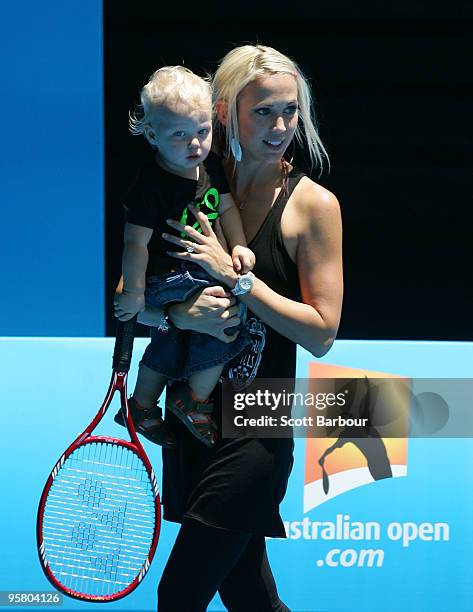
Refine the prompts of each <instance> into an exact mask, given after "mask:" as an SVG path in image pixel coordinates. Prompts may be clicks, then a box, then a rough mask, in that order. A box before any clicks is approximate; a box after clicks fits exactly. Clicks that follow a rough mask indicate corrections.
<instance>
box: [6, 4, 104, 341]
mask: <svg viewBox="0 0 473 612" xmlns="http://www.w3.org/2000/svg"><path fill="white" fill-rule="evenodd" d="M0 51H1V57H2V60H3V61H2V77H1V79H0V105H1V117H2V127H1V131H2V146H1V149H0V168H1V170H0V201H1V202H2V239H1V241H0V261H1V270H2V272H1V293H0V301H1V306H0V308H1V319H2V321H1V324H0V335H14V336H29V335H31V336H101V335H103V334H104V296H103V292H104V289H103V286H104V281H103V267H104V264H103V262H104V252H103V251H104V246H103V245H104V238H103V234H104V204H103V202H104V194H103V191H104V187H103V93H102V88H103V78H102V72H103V69H102V4H101V2H100V1H98V0H80V1H79V0H70V1H68V2H61V1H60V0H50V1H49V2H46V3H41V2H39V3H35V2H26V3H25V2H17V3H8V10H6V8H5V7H4V10H2V18H1V19H0Z"/></svg>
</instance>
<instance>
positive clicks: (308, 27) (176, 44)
mask: <svg viewBox="0 0 473 612" xmlns="http://www.w3.org/2000/svg"><path fill="white" fill-rule="evenodd" d="M199 7H200V8H199ZM472 15H473V4H472V3H471V2H466V1H460V0H458V1H457V0H456V1H455V2H450V3H449V4H443V3H442V4H436V3H432V2H428V1H425V2H419V1H411V2H402V3H397V4H393V5H390V4H387V3H381V2H379V1H376V2H375V1H374V0H373V1H367V2H364V3H354V2H352V1H348V0H346V1H342V0H337V1H334V2H330V3H328V2H327V3H317V2H316V3H309V2H307V3H302V2H284V3H282V2H271V3H241V2H239V3H235V4H233V5H232V4H230V3H225V4H224V3H205V4H204V3H199V4H197V3H195V4H194V6H193V8H190V7H189V6H188V5H184V4H178V3H168V7H163V5H162V3H160V2H151V1H150V2H145V1H143V0H139V1H136V2H133V4H130V3H129V2H125V1H124V0H113V1H112V0H105V3H104V35H105V37H104V61H105V129H106V133H105V143H106V160H105V161H106V276H107V280H106V304H107V313H108V316H107V335H113V334H114V329H115V325H114V322H113V318H112V316H111V314H110V313H111V312H112V299H113V290H114V287H115V285H116V283H117V281H118V278H119V276H120V257H121V247H122V227H123V222H124V218H123V213H122V210H121V200H122V198H123V195H124V192H125V191H126V189H127V187H128V185H129V184H130V182H131V181H132V180H133V177H134V176H135V174H136V171H137V169H138V167H139V165H140V163H141V161H142V160H143V158H144V156H146V155H149V152H150V151H149V148H148V146H147V145H146V143H145V142H144V140H143V139H141V138H136V137H132V136H130V135H129V134H128V131H127V130H128V123H127V119H128V111H129V110H130V109H132V108H133V107H134V105H135V104H136V103H138V101H139V98H138V94H139V90H140V89H141V87H142V86H143V85H144V84H145V83H146V82H147V80H148V77H149V76H150V75H151V73H152V72H153V71H154V70H156V69H157V68H158V67H161V66H163V65H166V64H169V65H172V64H185V65H186V66H187V67H189V68H190V69H191V70H194V71H195V72H197V73H198V74H204V73H206V72H208V71H213V70H215V68H216V66H217V63H218V61H219V59H221V58H222V57H223V56H224V55H225V53H226V52H227V51H229V50H230V49H232V48H233V47H234V46H237V45H239V44H244V43H246V42H250V43H255V42H260V43H262V44H266V45H269V46H273V47H275V48H277V49H278V50H279V51H282V52H283V53H286V54H287V55H289V56H290V57H292V58H293V59H294V60H295V61H296V62H297V63H298V64H299V66H300V67H301V69H302V70H303V72H304V73H305V74H306V76H308V77H309V79H310V80H311V83H312V86H313V91H314V93H315V98H316V111H317V116H318V120H319V128H320V134H321V137H322V140H323V142H324V144H325V146H326V147H327V149H328V151H329V154H330V157H331V164H332V167H331V171H330V173H327V171H325V172H324V174H323V175H322V176H321V177H320V178H317V176H316V175H313V176H312V178H314V179H315V180H318V181H319V182H320V183H321V184H322V185H324V186H325V187H327V188H328V189H330V190H331V191H333V192H334V193H335V194H336V195H337V197H338V199H339V201H340V204H341V207H342V214H343V221H344V269H345V299H344V306H343V315H342V322H341V326H340V331H339V334H338V337H339V338H353V339H355V338H356V339H359V338H360V339H406V340H407V339H411V340H472V339H473V327H472V324H471V313H472V306H473V303H472V292H471V288H470V287H471V262H472V245H471V243H472V238H471V237H470V236H471V230H472V220H473V219H472V217H473V215H472V207H471V204H472V192H473V185H472V180H471V178H472V165H471V162H472V159H473V155H472V148H471V144H472V136H473V133H472V129H471V127H472V125H471V113H472V105H471V94H472V92H473V82H472V68H471V57H472V53H471V51H472V49H471V43H470V41H471V36H472ZM298 159H299V163H300V164H301V165H304V159H303V157H302V158H301V155H300V154H299V158H298Z"/></svg>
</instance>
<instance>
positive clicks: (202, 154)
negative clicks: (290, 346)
mask: <svg viewBox="0 0 473 612" xmlns="http://www.w3.org/2000/svg"><path fill="white" fill-rule="evenodd" d="M141 105H142V116H140V117H139V118H137V116H136V115H131V116H130V129H131V132H132V133H133V134H136V135H138V134H142V135H144V137H145V138H146V139H147V141H148V142H149V143H150V145H151V146H152V148H153V150H154V156H153V158H152V159H150V161H149V162H148V163H147V164H145V165H144V166H143V167H142V168H141V170H140V172H139V175H138V177H137V179H136V181H135V183H134V184H133V186H132V187H131V189H130V191H129V192H128V195H127V196H126V198H125V203H124V204H125V209H126V213H127V218H126V225H125V232H124V250H123V261H122V272H123V285H122V289H121V291H117V293H116V296H115V301H114V304H115V315H116V316H117V317H118V318H119V319H120V320H122V321H126V320H128V319H130V318H132V317H133V316H134V315H135V314H137V313H138V312H141V311H143V310H144V309H145V306H146V307H148V308H160V309H162V312H163V314H162V317H161V321H160V324H159V326H158V327H152V328H151V343H150V344H149V346H148V347H147V349H146V351H145V353H144V355H143V359H142V361H141V363H140V366H139V372H138V380H137V383H136V388H135V390H134V393H133V397H131V398H130V401H129V408H130V412H131V415H132V418H133V421H134V423H135V425H136V428H137V430H138V431H139V432H140V433H141V434H142V435H144V436H146V437H147V438H148V439H150V440H152V441H153V442H156V443H157V444H161V445H162V446H166V447H173V446H174V445H175V438H174V435H173V432H172V431H171V430H170V429H169V428H168V426H167V424H166V423H165V422H164V420H163V418H162V414H161V411H160V409H159V407H158V406H157V399H158V398H159V396H160V395H161V393H162V391H163V389H164V387H165V385H166V382H167V381H168V380H177V379H182V378H185V379H187V380H188V386H189V388H188V389H185V388H184V391H181V392H178V394H177V396H176V395H175V394H174V395H173V398H172V401H167V402H166V408H167V409H169V410H171V411H172V412H173V413H174V414H175V415H176V416H177V417H178V418H179V419H180V420H181V421H182V422H183V423H184V424H185V425H186V427H188V429H189V430H190V431H191V432H192V433H193V434H194V435H195V436H196V437H198V438H199V439H200V440H201V441H202V442H203V443H204V444H206V445H207V446H212V445H213V444H214V443H215V440H216V426H215V423H214V421H213V419H212V416H211V415H212V410H213V405H212V403H211V401H210V400H209V395H210V393H211V392H212V390H213V388H214V387H215V385H216V383H217V381H218V379H219V377H220V374H221V372H222V370H223V367H224V364H225V363H227V362H228V361H230V360H231V359H233V358H234V357H235V356H236V355H238V354H239V353H240V352H241V351H242V350H243V349H244V348H245V347H246V346H247V345H248V344H249V343H250V337H249V333H248V330H247V329H246V328H245V327H244V326H243V325H240V328H241V329H240V333H239V335H238V336H237V337H236V339H235V340H233V341H232V342H230V343H225V342H223V341H221V340H218V339H217V338H214V337H212V336H209V335H207V334H199V333H196V332H190V331H185V330H180V329H177V328H176V327H174V326H173V325H172V323H171V321H170V320H169V317H168V316H167V308H168V307H169V305H171V304H173V303H176V302H182V301H185V300H186V299H188V298H189V297H190V296H191V295H193V294H194V293H196V292H199V291H201V290H202V289H203V288H205V287H210V286H214V285H215V284H216V281H215V279H213V278H212V277H211V276H210V275H208V274H207V272H205V270H204V269H203V268H201V267H200V266H198V265H197V264H195V263H192V262H190V263H183V262H182V261H181V260H178V259H176V258H173V257H172V256H170V255H168V254H167V252H168V251H172V250H176V251H178V252H179V251H182V247H179V246H175V245H173V244H171V242H169V241H167V240H165V239H164V238H163V236H162V234H163V233H168V234H171V235H172V234H173V233H174V235H177V236H178V235H179V234H178V233H177V232H176V231H175V230H173V229H172V228H171V227H170V226H169V225H167V223H166V220H167V219H174V220H177V221H180V222H181V223H184V224H188V225H193V227H194V228H195V229H197V230H198V231H201V229H200V226H199V224H198V222H197V221H196V219H195V217H194V216H193V214H192V205H193V206H195V207H196V208H197V209H199V210H200V211H201V212H203V213H204V214H205V215H206V216H207V218H208V219H209V222H210V223H211V224H212V223H214V222H215V220H216V219H217V218H219V220H220V223H221V226H222V230H223V233H224V234H225V238H226V240H227V242H228V245H229V247H230V249H231V255H232V260H233V262H234V268H235V271H236V272H237V273H240V274H241V275H245V277H246V280H247V281H248V282H246V283H242V285H241V286H248V285H250V286H251V280H252V274H251V272H250V271H251V269H252V268H253V267H254V265H255V256H254V254H253V252H252V251H251V250H250V249H248V248H247V246H246V238H245V233H244V230H243V226H242V222H241V218H240V214H239V211H238V209H237V207H236V206H235V203H234V201H233V199H232V196H231V195H230V193H229V188H228V184H227V181H226V179H225V175H224V173H223V169H222V166H221V162H220V159H219V158H218V157H217V156H216V155H215V154H214V153H212V152H211V151H210V148H211V143H212V101H211V89H210V85H209V84H208V83H207V82H206V81H205V80H204V79H202V78H200V77H198V76H197V75H195V74H194V73H192V72H191V71H190V70H188V69H187V68H184V67H182V66H166V67H164V68H161V69H159V70H157V71H156V72H155V73H154V74H153V75H152V76H151V78H150V80H149V82H148V83H147V85H145V87H144V88H143V90H142V92H141ZM187 250H188V251H189V252H192V246H191V245H190V246H188V247H187ZM240 278H242V277H240ZM243 292H244V290H241V288H240V290H234V293H235V295H237V294H239V293H243ZM238 316H239V318H240V320H241V321H242V322H244V320H245V317H246V307H245V306H244V305H243V304H241V303H240V304H239V312H238ZM236 329H237V328H232V330H231V333H232V334H233V333H234V332H235V331H236ZM115 420H116V422H117V423H120V424H122V425H123V424H124V415H123V414H122V412H121V411H119V412H118V413H117V415H116V416H115Z"/></svg>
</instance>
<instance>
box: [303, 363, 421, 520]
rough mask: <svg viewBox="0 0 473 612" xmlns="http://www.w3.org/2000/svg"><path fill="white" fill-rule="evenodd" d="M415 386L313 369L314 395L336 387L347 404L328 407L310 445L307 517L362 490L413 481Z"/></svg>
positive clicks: (386, 377)
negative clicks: (410, 434) (410, 432)
mask: <svg viewBox="0 0 473 612" xmlns="http://www.w3.org/2000/svg"><path fill="white" fill-rule="evenodd" d="M409 383H410V380H409V379H407V378H403V377H400V376H395V375H392V374H386V373H380V372H372V371H368V370H361V369H354V368H347V367H342V366H333V365H327V364H322V363H310V364H309V382H308V386H309V390H310V391H311V392H312V393H313V394H314V395H317V394H320V393H322V392H324V393H325V394H327V388H328V387H332V395H333V396H334V397H344V398H346V399H347V401H346V402H345V401H344V402H343V404H342V405H340V402H338V404H336V405H335V404H333V406H327V408H326V410H325V411H324V415H323V416H322V415H319V416H318V417H316V418H318V419H319V421H318V424H319V427H318V428H317V434H316V435H315V436H310V435H309V436H308V437H307V440H306V456H305V457H306V458H305V478H304V512H309V511H310V510H312V509H313V508H315V507H317V506H320V505H321V504H323V503H324V502H326V501H328V500H330V499H333V498H334V497H337V496H338V495H341V494H342V493H346V492H347V491H350V490H352V489H355V488H357V487H362V486H364V485H367V484H370V483H373V482H376V481H377V480H381V479H385V478H399V477H401V476H406V475H407V446H408V440H407V424H408V413H409V397H410V389H409V386H410V384H409Z"/></svg>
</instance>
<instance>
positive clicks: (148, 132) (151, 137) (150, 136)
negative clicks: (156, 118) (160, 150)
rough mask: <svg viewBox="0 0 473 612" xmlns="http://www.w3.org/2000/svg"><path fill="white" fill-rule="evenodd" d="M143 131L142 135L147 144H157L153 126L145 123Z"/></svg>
mask: <svg viewBox="0 0 473 612" xmlns="http://www.w3.org/2000/svg"><path fill="white" fill-rule="evenodd" d="M143 131H144V136H145V138H146V140H147V141H148V142H149V144H150V145H152V146H153V147H156V146H157V145H158V142H157V139H156V133H155V131H154V130H153V128H152V127H151V126H150V125H145V126H144V130H143Z"/></svg>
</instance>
